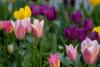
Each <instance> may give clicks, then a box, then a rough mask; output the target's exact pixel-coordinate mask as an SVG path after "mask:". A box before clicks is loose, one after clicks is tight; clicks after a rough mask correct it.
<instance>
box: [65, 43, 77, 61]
mask: <svg viewBox="0 0 100 67" xmlns="http://www.w3.org/2000/svg"><path fill="white" fill-rule="evenodd" d="M66 53H67V55H68V57H69V59H70V60H71V61H72V62H73V61H74V60H75V59H76V57H77V54H78V53H77V46H76V47H75V48H74V47H73V45H72V44H70V45H69V46H67V45H66Z"/></svg>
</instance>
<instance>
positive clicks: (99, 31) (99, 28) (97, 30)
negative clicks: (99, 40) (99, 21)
mask: <svg viewBox="0 0 100 67" xmlns="http://www.w3.org/2000/svg"><path fill="white" fill-rule="evenodd" d="M93 32H97V33H98V35H99V36H100V26H97V27H94V28H93Z"/></svg>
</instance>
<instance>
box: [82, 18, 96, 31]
mask: <svg viewBox="0 0 100 67" xmlns="http://www.w3.org/2000/svg"><path fill="white" fill-rule="evenodd" d="M82 25H83V28H85V29H86V31H87V32H89V31H92V29H93V26H94V24H93V21H92V20H91V19H90V18H87V19H85V20H84V22H83V24H82Z"/></svg>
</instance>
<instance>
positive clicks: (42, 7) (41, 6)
mask: <svg viewBox="0 0 100 67" xmlns="http://www.w3.org/2000/svg"><path fill="white" fill-rule="evenodd" d="M39 8H40V14H42V15H44V11H45V10H46V9H47V8H48V7H47V6H46V5H45V4H41V5H40V6H39Z"/></svg>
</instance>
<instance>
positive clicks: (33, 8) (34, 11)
mask: <svg viewBox="0 0 100 67" xmlns="http://www.w3.org/2000/svg"><path fill="white" fill-rule="evenodd" d="M30 8H31V12H32V15H38V14H40V10H39V6H36V5H34V4H31V5H30Z"/></svg>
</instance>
